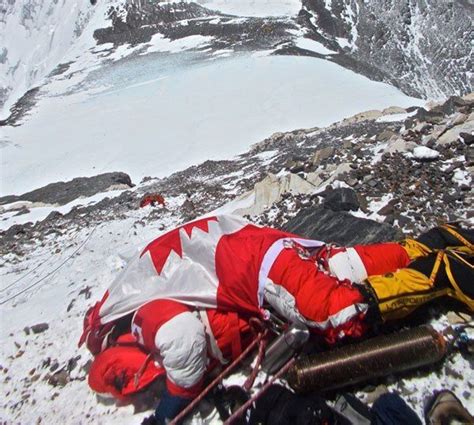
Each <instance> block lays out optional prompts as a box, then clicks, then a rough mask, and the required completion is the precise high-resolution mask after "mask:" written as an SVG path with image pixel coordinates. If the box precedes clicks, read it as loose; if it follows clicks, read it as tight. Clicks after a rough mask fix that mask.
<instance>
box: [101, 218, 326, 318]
mask: <svg viewBox="0 0 474 425" xmlns="http://www.w3.org/2000/svg"><path fill="white" fill-rule="evenodd" d="M286 240H293V241H297V242H298V243H301V244H302V245H303V246H312V247H314V246H321V245H322V242H318V241H312V240H308V239H301V238H299V237H298V236H296V235H293V234H291V233H288V232H284V231H281V230H277V229H272V228H267V227H260V226H256V225H254V224H250V223H248V222H247V221H245V220H243V219H242V218H241V217H237V216H231V215H219V216H214V217H206V218H202V219H200V220H197V221H193V222H190V223H187V224H185V225H183V226H180V227H178V228H176V229H174V230H171V231H170V232H167V233H165V234H164V235H162V236H160V237H158V238H157V239H155V240H153V241H152V242H151V243H150V244H148V246H147V247H146V248H145V249H144V250H143V251H142V252H141V254H140V255H138V256H137V257H136V258H134V259H132V261H131V262H130V263H129V264H128V266H127V268H126V269H125V270H124V271H123V272H122V273H121V274H120V275H119V276H118V278H117V279H116V280H115V281H114V282H113V283H112V285H111V286H110V288H109V289H108V291H107V292H106V293H105V295H104V297H103V298H102V300H101V301H100V302H99V303H98V304H97V305H96V307H95V313H96V314H94V316H95V317H94V319H95V321H96V322H97V321H98V323H96V324H106V323H110V322H112V321H114V320H116V319H119V318H120V317H123V316H125V315H127V314H129V313H132V312H134V311H136V310H137V309H138V308H139V307H141V306H142V305H144V304H146V303H147V302H149V301H152V300H156V299H170V300H175V301H178V302H181V303H183V304H187V305H191V306H194V307H200V308H219V309H221V310H224V311H225V310H227V311H236V312H241V313H244V314H260V312H261V310H260V304H261V301H262V300H261V296H260V293H261V291H259V288H261V287H262V284H263V283H264V281H265V280H266V275H265V274H266V273H267V272H268V270H269V268H270V266H271V264H272V262H273V261H274V260H275V258H276V257H277V255H278V253H279V252H280V251H281V250H282V249H283V246H284V244H283V242H284V241H286ZM262 270H263V271H265V270H266V272H265V273H263V274H262Z"/></svg>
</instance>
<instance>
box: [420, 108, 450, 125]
mask: <svg viewBox="0 0 474 425" xmlns="http://www.w3.org/2000/svg"><path fill="white" fill-rule="evenodd" d="M415 118H416V119H417V120H418V121H425V122H428V123H430V124H441V123H442V122H443V119H444V114H443V111H440V110H434V109H432V110H430V111H427V110H426V109H424V108H419V109H418V111H417V113H416V115H415Z"/></svg>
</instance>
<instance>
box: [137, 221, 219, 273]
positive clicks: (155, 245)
mask: <svg viewBox="0 0 474 425" xmlns="http://www.w3.org/2000/svg"><path fill="white" fill-rule="evenodd" d="M210 221H218V220H217V217H207V218H202V219H201V220H197V221H193V222H191V223H187V224H184V225H183V226H180V227H178V228H177V229H174V230H171V231H170V232H168V233H165V234H164V235H163V236H160V237H159V238H158V239H155V240H154V241H153V242H151V243H150V244H149V245H148V246H147V247H146V248H145V249H144V250H143V252H142V254H141V255H142V256H143V255H144V254H145V253H146V252H147V251H149V252H150V256H151V259H152V261H153V264H154V266H155V269H156V272H157V273H158V274H160V273H161V271H162V270H163V267H164V266H165V264H166V260H167V259H168V257H169V255H170V253H171V251H174V252H176V254H178V255H179V256H180V257H181V258H183V247H182V246H181V237H180V235H179V232H180V230H181V229H183V230H184V231H185V232H186V233H187V235H188V236H189V238H191V235H192V233H193V229H194V228H195V227H197V228H198V229H201V230H202V231H204V232H206V233H209V222H210Z"/></svg>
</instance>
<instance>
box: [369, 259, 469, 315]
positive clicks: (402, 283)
mask: <svg viewBox="0 0 474 425" xmlns="http://www.w3.org/2000/svg"><path fill="white" fill-rule="evenodd" d="M472 261H473V256H472V255H469V254H467V253H464V252H459V251H455V250H447V251H442V250H441V251H437V252H432V253H430V254H428V255H426V256H424V257H419V258H418V259H416V260H415V261H413V262H412V263H410V266H409V267H407V268H404V269H399V270H397V271H396V272H394V273H387V274H385V275H377V276H369V277H368V278H367V280H366V283H367V284H368V285H369V287H370V288H371V289H372V291H373V293H374V295H375V297H376V301H377V304H378V309H379V312H380V315H381V317H382V319H383V320H394V319H400V318H402V317H405V316H407V315H408V314H410V313H411V312H413V311H414V310H415V309H416V308H417V307H419V306H420V305H422V304H425V303H426V302H428V301H431V300H432V299H434V298H438V297H441V296H444V295H447V296H450V297H452V298H455V299H457V300H459V301H461V302H462V303H464V304H465V305H466V306H467V307H468V308H469V309H470V310H471V311H474V270H473V264H472Z"/></svg>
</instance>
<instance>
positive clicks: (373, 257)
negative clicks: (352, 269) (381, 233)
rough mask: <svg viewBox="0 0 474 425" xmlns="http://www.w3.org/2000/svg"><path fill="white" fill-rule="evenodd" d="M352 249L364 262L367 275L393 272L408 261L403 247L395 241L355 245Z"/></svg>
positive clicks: (406, 264) (405, 265)
mask: <svg viewBox="0 0 474 425" xmlns="http://www.w3.org/2000/svg"><path fill="white" fill-rule="evenodd" d="M354 249H355V250H356V251H357V254H359V257H360V258H361V260H362V262H363V263H364V266H365V270H366V271H367V275H368V276H373V275H378V274H385V273H390V272H394V271H396V270H398V269H402V268H404V267H407V266H408V264H409V263H410V258H409V257H408V254H407V252H406V251H405V249H403V247H402V246H401V245H399V244H398V243H395V242H388V243H378V244H371V245H356V246H354Z"/></svg>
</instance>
